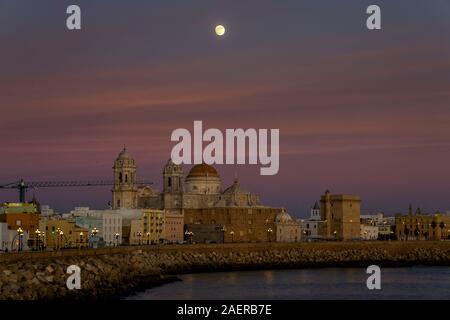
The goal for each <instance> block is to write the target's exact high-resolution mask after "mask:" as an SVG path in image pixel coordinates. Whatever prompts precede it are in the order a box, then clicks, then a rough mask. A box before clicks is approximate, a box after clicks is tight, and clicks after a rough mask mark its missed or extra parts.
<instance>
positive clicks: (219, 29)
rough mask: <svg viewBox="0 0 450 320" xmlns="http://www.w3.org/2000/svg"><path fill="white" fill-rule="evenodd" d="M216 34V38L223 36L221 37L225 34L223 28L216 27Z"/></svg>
mask: <svg viewBox="0 0 450 320" xmlns="http://www.w3.org/2000/svg"><path fill="white" fill-rule="evenodd" d="M216 34H217V35H218V36H223V35H224V34H225V27H224V26H222V25H218V26H217V27H216Z"/></svg>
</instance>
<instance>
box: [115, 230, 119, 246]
mask: <svg viewBox="0 0 450 320" xmlns="http://www.w3.org/2000/svg"><path fill="white" fill-rule="evenodd" d="M119 236H120V234H118V233H116V234H115V237H116V247H117V246H118V245H119Z"/></svg>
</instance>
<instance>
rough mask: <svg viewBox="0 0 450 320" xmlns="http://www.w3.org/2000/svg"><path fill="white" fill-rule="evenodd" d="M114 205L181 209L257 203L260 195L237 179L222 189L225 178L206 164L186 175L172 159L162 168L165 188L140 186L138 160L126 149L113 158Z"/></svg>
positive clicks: (133, 207)
mask: <svg viewBox="0 0 450 320" xmlns="http://www.w3.org/2000/svg"><path fill="white" fill-rule="evenodd" d="M113 170H114V187H113V190H112V193H113V198H112V200H113V202H112V203H113V208H114V209H120V208H127V209H148V208H151V209H164V210H167V211H170V212H173V213H182V212H183V209H199V208H211V207H258V206H262V205H261V203H260V200H259V197H258V196H257V195H255V194H251V193H250V192H248V191H246V190H244V189H243V188H242V187H241V186H240V184H239V181H238V180H237V179H235V180H234V182H233V184H232V185H231V186H229V187H228V188H226V189H225V190H224V191H222V181H221V178H220V175H219V173H218V172H217V171H216V169H215V168H214V167H212V166H210V165H207V164H198V165H195V166H193V167H192V168H191V170H190V171H189V173H188V174H187V176H186V178H184V173H183V170H182V168H181V166H180V165H176V164H174V163H173V162H172V160H169V161H168V162H167V164H166V165H165V167H164V170H163V172H162V177H163V190H162V192H160V191H159V190H156V189H155V188H153V187H152V186H148V185H146V186H139V185H138V183H137V180H136V163H135V160H134V159H133V157H132V156H131V155H130V153H129V152H128V151H127V150H126V149H123V150H122V152H120V153H119V155H118V157H117V159H116V161H115V162H114V167H113Z"/></svg>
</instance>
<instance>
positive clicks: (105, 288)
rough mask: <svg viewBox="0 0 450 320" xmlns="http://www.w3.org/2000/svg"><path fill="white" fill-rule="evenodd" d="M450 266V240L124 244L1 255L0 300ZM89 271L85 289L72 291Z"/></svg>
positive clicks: (83, 282) (88, 296) (85, 296)
mask: <svg viewBox="0 0 450 320" xmlns="http://www.w3.org/2000/svg"><path fill="white" fill-rule="evenodd" d="M371 264H377V265H379V266H412V265H446V266H450V242H351V243H350V242H348V243H347V242H336V243H334V242H330V243H300V244H280V243H272V244H262V243H260V244H226V245H173V246H147V247H146V246H142V247H119V248H112V249H97V250H82V251H79V250H68V251H58V252H40V253H37V252H34V253H33V252H29V253H21V254H17V253H9V254H0V299H110V298H119V297H121V296H126V295H129V294H132V293H133V292H136V291H140V290H143V289H145V288H148V287H151V286H155V285H160V284H163V283H165V282H168V281H173V280H174V277H172V276H170V275H172V274H180V273H190V272H214V271H224V270H246V269H279V268H313V267H341V266H347V267H350V266H351V267H367V266H369V265H371ZM70 265H77V266H79V267H80V268H81V289H80V290H69V289H67V287H66V280H67V278H68V276H69V275H68V274H66V270H67V267H68V266H70Z"/></svg>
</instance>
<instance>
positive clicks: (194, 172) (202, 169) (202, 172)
mask: <svg viewBox="0 0 450 320" xmlns="http://www.w3.org/2000/svg"><path fill="white" fill-rule="evenodd" d="M194 177H210V178H220V176H219V173H218V172H217V170H216V169H214V167H213V166H210V165H208V164H205V163H202V164H197V165H195V166H193V167H192V169H191V171H189V174H188V175H187V178H194Z"/></svg>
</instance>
